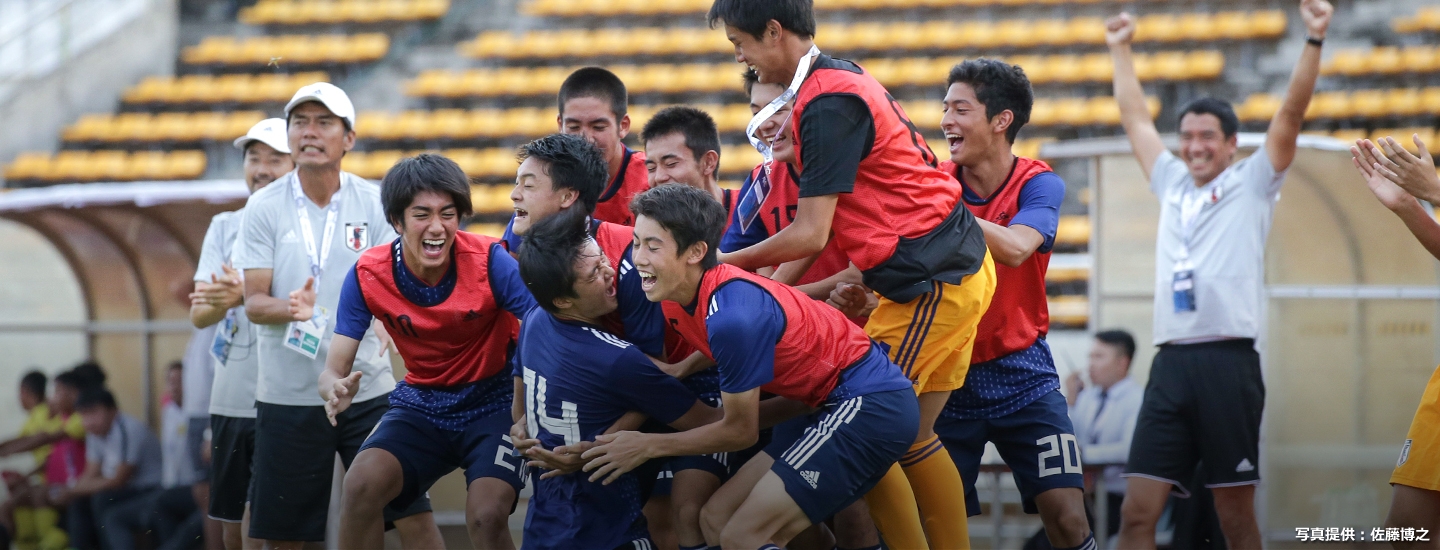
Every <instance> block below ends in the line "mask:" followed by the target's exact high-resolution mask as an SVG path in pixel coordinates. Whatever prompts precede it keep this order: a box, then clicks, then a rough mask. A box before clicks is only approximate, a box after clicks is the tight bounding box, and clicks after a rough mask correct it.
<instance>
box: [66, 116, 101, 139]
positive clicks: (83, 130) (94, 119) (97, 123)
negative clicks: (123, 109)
mask: <svg viewBox="0 0 1440 550" xmlns="http://www.w3.org/2000/svg"><path fill="white" fill-rule="evenodd" d="M112 119H113V116H111V115H109V114H100V113H91V114H85V115H80V119H79V120H77V121H75V123H74V124H71V125H70V126H68V127H66V128H65V131H64V132H63V134H62V138H63V139H64V140H65V141H75V142H85V141H93V140H97V139H99V136H100V135H101V134H102V133H103V132H105V131H106V130H107V129H108V128H109V127H110V121H111V120H112Z"/></svg>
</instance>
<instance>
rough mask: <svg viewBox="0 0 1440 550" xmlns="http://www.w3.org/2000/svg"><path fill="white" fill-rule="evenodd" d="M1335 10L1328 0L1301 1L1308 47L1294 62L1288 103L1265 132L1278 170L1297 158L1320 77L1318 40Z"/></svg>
mask: <svg viewBox="0 0 1440 550" xmlns="http://www.w3.org/2000/svg"><path fill="white" fill-rule="evenodd" d="M1334 13H1335V8H1334V7H1332V6H1331V5H1330V3H1329V2H1326V1H1325V0H1301V1H1300V20H1301V21H1304V22H1305V33H1306V38H1307V41H1306V44H1305V49H1304V50H1302V51H1301V53H1300V60H1299V61H1297V62H1295V71H1294V72H1292V73H1291V74H1290V87H1289V88H1288V89H1287V90H1286V91H1285V102H1284V103H1282V104H1281V105H1280V110H1279V111H1276V112H1275V117H1274V118H1272V119H1270V129H1269V130H1267V131H1266V132H1265V152H1266V153H1267V154H1268V155H1270V165H1271V166H1274V167H1275V171H1276V172H1279V171H1282V170H1285V169H1286V168H1289V167H1290V163H1291V162H1292V161H1294V160H1295V138H1296V137H1297V136H1299V135H1300V125H1301V124H1304V122H1305V109H1306V108H1308V107H1309V106H1310V97H1311V96H1312V95H1314V94H1315V79H1316V78H1319V76H1320V45H1319V44H1316V43H1315V42H1316V41H1321V40H1324V39H1325V31H1326V30H1327V29H1329V28H1330V16H1331V15H1332V14H1334ZM1311 40H1313V41H1311Z"/></svg>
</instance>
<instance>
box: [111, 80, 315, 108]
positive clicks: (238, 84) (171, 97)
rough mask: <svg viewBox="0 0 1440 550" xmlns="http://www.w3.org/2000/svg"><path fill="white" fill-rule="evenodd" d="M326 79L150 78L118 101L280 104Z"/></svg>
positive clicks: (162, 103)
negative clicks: (307, 87) (308, 86)
mask: <svg viewBox="0 0 1440 550" xmlns="http://www.w3.org/2000/svg"><path fill="white" fill-rule="evenodd" d="M329 79H330V77H329V75H328V74H326V73H323V72H308V73H294V74H257V75H250V74H230V75H220V76H213V75H186V76H181V77H163V76H152V77H146V78H145V79H144V80H142V81H140V83H139V84H137V85H135V86H133V87H131V88H130V89H129V90H126V91H125V93H124V94H123V95H122V96H121V100H122V101H124V102H125V103H127V104H131V105H154V106H178V105H210V104H227V105H262V104H275V103H280V104H284V103H285V102H286V101H288V100H289V99H290V96H292V95H294V94H295V90H298V89H300V87H301V86H304V85H306V84H311V83H314V82H322V81H328V80H329Z"/></svg>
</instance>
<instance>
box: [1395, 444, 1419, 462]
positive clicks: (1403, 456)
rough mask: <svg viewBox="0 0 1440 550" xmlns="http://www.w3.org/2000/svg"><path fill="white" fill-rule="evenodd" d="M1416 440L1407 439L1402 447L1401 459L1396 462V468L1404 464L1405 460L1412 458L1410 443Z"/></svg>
mask: <svg viewBox="0 0 1440 550" xmlns="http://www.w3.org/2000/svg"><path fill="white" fill-rule="evenodd" d="M1414 442H1415V440H1414V439H1406V440H1405V446H1404V447H1401V448H1400V461H1399V462H1396V463H1395V467H1396V468H1399V467H1401V466H1404V465H1405V461H1406V460H1410V444H1411V443H1414Z"/></svg>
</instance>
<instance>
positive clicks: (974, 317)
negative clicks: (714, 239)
mask: <svg viewBox="0 0 1440 550" xmlns="http://www.w3.org/2000/svg"><path fill="white" fill-rule="evenodd" d="M709 21H710V22H711V24H712V25H715V24H719V23H721V22H723V23H724V27H725V35H726V37H727V38H728V39H729V40H730V42H731V43H732V44H734V45H735V56H736V61H738V62H740V63H744V64H747V65H751V66H753V67H755V69H756V72H757V73H758V74H759V81H760V82H761V83H769V84H780V85H782V86H788V87H787V89H786V92H787V93H786V95H787V96H788V95H792V94H793V95H794V99H795V106H794V108H793V110H792V113H791V116H790V123H789V125H788V127H789V130H788V136H789V138H790V139H791V140H793V146H794V147H795V156H796V162H795V163H794V164H795V168H796V170H797V172H799V179H798V181H797V182H796V183H797V185H798V186H799V188H800V197H799V200H798V202H797V205H796V206H797V208H796V213H795V221H794V222H792V223H791V224H790V225H789V226H788V227H786V228H785V229H783V230H781V231H780V232H778V233H775V234H774V235H772V236H771V237H770V238H768V239H765V240H764V241H762V242H760V243H758V244H755V245H754V246H750V247H748V248H745V249H743V250H738V251H735V252H732V253H729V254H725V255H723V256H722V257H721V261H723V262H725V263H727V264H731V265H735V266H737V267H740V268H744V269H757V268H760V267H764V266H773V265H777V264H781V263H784V262H788V261H791V260H797V259H801V258H807V257H809V256H811V255H814V254H817V253H819V252H821V251H823V250H824V248H825V245H826V244H827V243H828V242H829V241H830V240H831V234H832V232H833V234H834V237H833V238H834V240H835V241H836V242H837V243H839V245H840V247H841V248H842V249H843V250H844V251H845V252H846V254H847V255H848V256H849V259H850V261H851V262H852V263H854V264H855V266H856V268H858V269H859V270H860V271H861V273H862V274H863V280H864V283H865V286H866V287H868V288H869V289H872V290H874V291H875V292H878V293H879V294H880V300H879V305H878V306H877V307H876V308H875V310H874V311H873V312H872V313H871V314H870V320H869V322H868V323H867V324H866V325H865V331H866V332H867V333H868V334H869V335H870V336H871V337H872V338H874V339H875V340H877V341H879V342H881V343H883V344H885V345H888V346H889V348H890V353H891V358H892V359H893V360H894V361H895V362H896V363H897V364H899V365H900V368H901V369H902V370H903V371H904V372H905V374H906V375H907V376H909V377H910V379H911V380H912V381H913V382H914V389H915V391H916V392H917V393H918V394H919V395H920V409H921V414H920V431H919V433H918V435H917V439H916V440H915V441H914V445H913V446H912V447H911V449H910V452H909V453H907V458H906V460H904V461H903V463H904V465H905V466H904V467H903V469H902V468H901V466H899V465H897V466H896V467H895V468H893V469H892V472H891V473H890V474H889V475H887V477H886V479H885V480H883V481H882V482H881V483H880V484H879V485H878V486H877V487H876V490H875V491H874V492H872V493H871V494H870V495H869V496H867V498H866V500H867V502H869V504H870V508H871V513H872V515H874V516H875V518H876V523H877V524H878V525H879V527H880V532H881V533H882V534H884V535H885V539H886V540H887V541H889V542H890V543H892V544H894V545H896V546H899V547H905V548H923V547H925V546H926V538H927V536H928V538H929V542H930V544H933V545H934V546H936V547H941V548H962V547H967V546H968V544H969V542H968V541H969V535H968V529H967V526H966V519H965V518H966V516H965V512H964V510H963V507H964V503H963V502H962V501H959V500H958V499H955V498H953V497H954V495H958V494H961V493H962V492H963V491H964V486H963V484H962V482H961V479H960V474H959V472H958V471H956V469H955V465H954V463H953V462H951V460H950V457H949V456H947V455H946V454H945V453H939V452H936V451H938V450H939V449H940V447H941V443H940V441H939V439H938V438H937V437H936V436H935V433H934V424H935V420H936V418H938V417H939V415H940V410H941V409H942V408H943V407H944V405H945V402H946V400H947V399H948V398H949V396H950V392H951V391H952V390H955V389H957V388H959V387H960V386H961V385H962V384H963V383H964V381H965V373H966V371H967V370H968V368H969V365H970V352H971V348H972V346H973V344H974V338H975V335H976V326H977V325H978V324H979V322H980V316H981V315H982V314H984V312H985V309H986V308H987V307H988V306H989V302H990V296H991V294H992V293H993V292H994V288H995V272H994V269H995V268H994V262H993V260H992V259H991V258H990V254H989V253H988V251H986V249H985V237H984V235H983V234H982V232H981V229H980V226H979V224H978V223H977V222H976V221H975V218H974V216H972V215H971V214H970V211H969V210H968V209H966V208H965V207H964V206H963V205H962V204H961V203H960V184H959V182H957V181H955V178H954V177H952V176H950V175H948V174H946V173H945V172H943V171H941V170H939V169H937V168H936V166H937V164H938V162H937V159H936V157H935V153H933V152H931V151H930V148H929V147H928V146H927V145H926V144H925V139H924V137H923V136H922V135H921V134H920V132H919V130H917V129H916V127H915V124H914V123H912V122H911V121H910V120H909V119H908V118H907V117H906V116H905V114H904V111H903V110H902V109H901V108H900V106H899V104H898V103H896V102H895V100H894V99H893V98H891V96H890V94H889V93H888V92H887V91H886V90H885V88H884V87H883V86H881V85H880V83H879V82H877V81H876V80H875V79H874V78H873V77H872V76H870V75H869V74H868V73H866V72H865V71H864V70H863V69H862V68H860V67H859V66H858V65H856V64H854V63H851V62H849V61H844V60H840V59H835V58H832V57H829V56H826V55H824V54H821V53H820V52H819V50H818V48H817V47H816V46H815V43H814V35H815V13H814V8H813V6H812V5H811V2H810V1H809V0H717V1H716V2H715V3H714V4H713V5H712V6H711V8H710V13H709ZM777 103H778V102H772V104H771V105H776V104H777ZM768 110H769V109H767V111H768ZM767 111H762V112H761V114H765V113H766V112H767ZM847 288H850V287H847ZM852 292H853V291H852ZM914 335H919V336H918V337H915V336H914ZM912 490H913V492H912ZM917 505H918V507H917ZM922 512H923V514H924V517H925V522H924V528H923V529H922V527H921V524H920V514H921V513H922Z"/></svg>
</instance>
